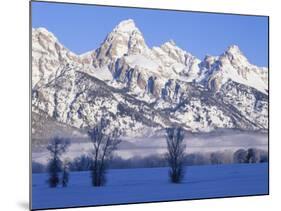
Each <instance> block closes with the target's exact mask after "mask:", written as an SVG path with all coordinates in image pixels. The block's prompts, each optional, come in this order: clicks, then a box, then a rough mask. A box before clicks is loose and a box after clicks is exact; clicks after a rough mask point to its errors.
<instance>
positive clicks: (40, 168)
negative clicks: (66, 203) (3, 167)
mask: <svg viewBox="0 0 281 211" xmlns="http://www.w3.org/2000/svg"><path fill="white" fill-rule="evenodd" d="M68 162H69V170H70V171H89V170H91V168H92V157H91V156H89V155H81V156H79V157H76V158H74V159H72V160H69V161H68ZM266 162H268V152H267V151H265V150H261V149H256V148H249V149H238V150H236V151H234V152H232V151H217V152H208V153H189V154H186V156H185V157H184V161H183V165H185V166H194V165H219V164H234V163H235V164H237V163H243V164H245V163H248V164H250V163H266ZM167 166H168V162H167V159H166V155H165V154H157V155H150V156H146V157H143V156H135V157H131V158H127V159H126V158H122V157H119V156H115V157H113V158H112V159H111V160H110V162H109V164H108V167H109V168H111V169H124V168H153V167H167ZM46 169H47V165H46V164H42V163H39V162H36V161H33V162H32V172H33V173H42V172H46Z"/></svg>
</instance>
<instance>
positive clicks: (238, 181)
mask: <svg viewBox="0 0 281 211" xmlns="http://www.w3.org/2000/svg"><path fill="white" fill-rule="evenodd" d="M46 180H47V174H33V175H32V208H33V209H44V208H61V207H76V206H89V205H105V204H123V203H134V202H149V201H166V200H181V199H198V198H212V197H229V196H239V195H244V196H245V195H261V194H268V164H267V163H262V164H231V165H212V166H190V167H186V174H185V178H184V180H183V182H182V183H181V184H172V183H170V182H169V179H168V168H143V169H115V170H109V171H108V174H107V184H106V186H104V187H98V188H97V187H92V186H91V180H90V172H73V173H71V174H70V181H69V186H68V187H67V188H62V187H59V188H49V187H48V185H47V183H46Z"/></svg>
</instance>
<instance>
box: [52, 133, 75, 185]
mask: <svg viewBox="0 0 281 211" xmlns="http://www.w3.org/2000/svg"><path fill="white" fill-rule="evenodd" d="M69 143H70V142H69V140H68V139H65V138H60V137H54V138H53V139H52V140H51V142H50V144H49V145H48V146H47V150H48V151H49V152H50V154H51V158H50V160H49V163H48V172H49V179H48V183H49V186H50V187H57V185H58V184H59V182H60V179H59V172H60V171H61V170H62V161H61V159H60V156H61V155H62V154H63V153H64V152H65V151H66V150H67V147H68V146H69Z"/></svg>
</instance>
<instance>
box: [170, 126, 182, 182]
mask: <svg viewBox="0 0 281 211" xmlns="http://www.w3.org/2000/svg"><path fill="white" fill-rule="evenodd" d="M183 139H184V132H183V130H182V128H167V129H166V141H167V148H168V153H167V161H168V164H169V166H170V171H169V176H170V179H171V182H173V183H180V182H181V180H182V179H183V177H184V168H183V162H184V157H185V149H186V145H185V144H184V142H183Z"/></svg>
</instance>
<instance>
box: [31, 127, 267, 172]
mask: <svg viewBox="0 0 281 211" xmlns="http://www.w3.org/2000/svg"><path fill="white" fill-rule="evenodd" d="M184 140H185V143H186V157H185V165H208V164H229V163H247V162H249V161H245V159H246V158H245V156H246V157H247V152H248V150H249V149H253V150H254V153H255V156H256V157H257V158H255V159H256V160H255V161H254V162H267V160H268V155H267V154H268V134H267V133H265V132H245V131H236V130H220V131H216V132H211V133H203V134H200V133H197V134H194V133H186V134H185V139H184ZM71 142H72V143H71V145H70V147H69V149H68V151H67V152H66V153H65V155H63V160H68V161H69V162H70V163H71V165H72V170H75V171H77V170H81V169H82V170H85V169H87V168H88V167H85V166H89V165H90V164H89V163H88V162H89V160H88V159H89V158H90V150H91V149H92V145H91V143H90V142H89V141H86V140H85V139H81V141H77V139H76V140H74V141H72V140H71ZM241 150H242V151H241ZM32 151H33V152H32V161H33V170H34V172H41V171H44V168H45V167H44V166H45V165H46V163H47V162H48V160H49V153H48V151H47V150H46V145H41V146H40V147H38V146H37V147H36V148H33V150H32ZM238 151H240V157H241V158H240V161H238V158H237V154H236V155H235V153H237V152H238ZM166 152H167V148H166V139H165V136H164V134H158V135H157V136H150V137H148V138H146V137H143V138H129V137H122V142H121V143H120V144H119V145H118V149H117V150H116V151H115V156H114V158H113V159H112V161H111V162H110V166H109V167H110V168H138V167H162V166H167V163H166V160H165V157H164V155H165V153H166ZM235 156H236V158H235ZM241 159H242V161H241ZM243 159H244V160H243ZM251 162H252V161H251ZM78 163H80V164H81V166H82V167H79V168H78V167H77V166H79V165H78ZM75 166H76V167H75Z"/></svg>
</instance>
